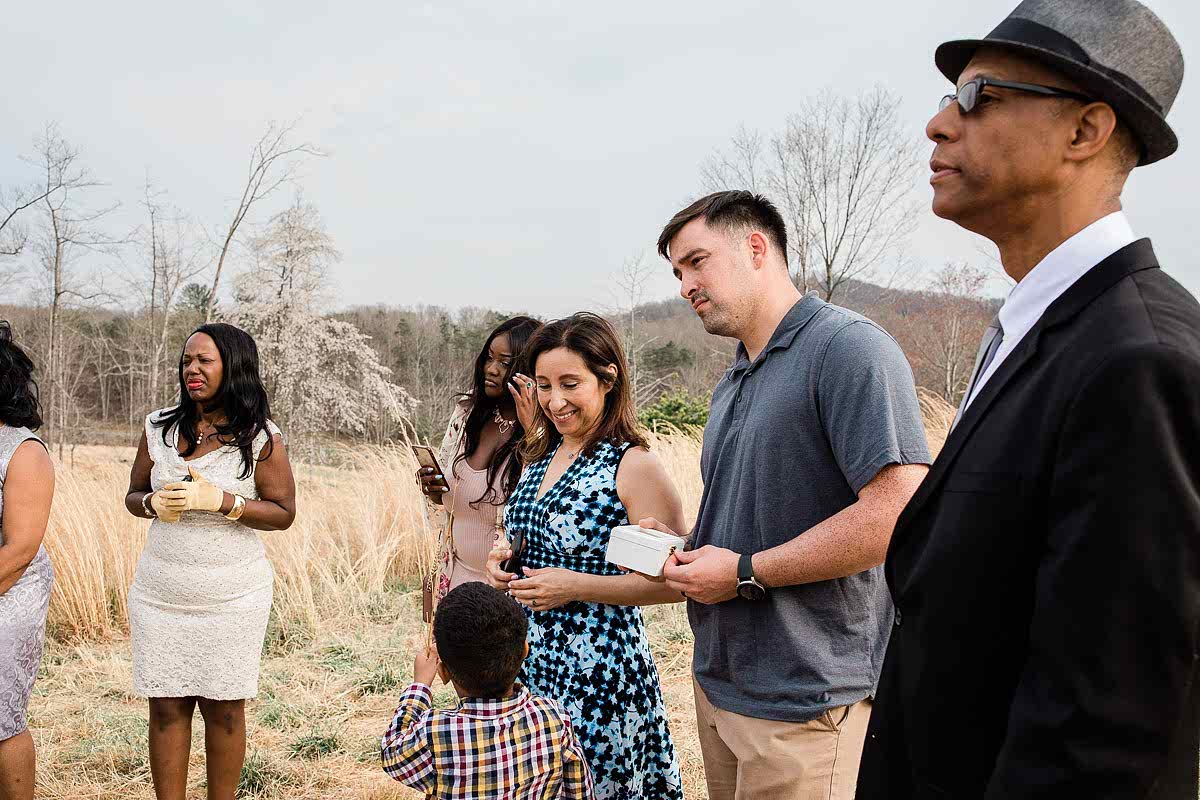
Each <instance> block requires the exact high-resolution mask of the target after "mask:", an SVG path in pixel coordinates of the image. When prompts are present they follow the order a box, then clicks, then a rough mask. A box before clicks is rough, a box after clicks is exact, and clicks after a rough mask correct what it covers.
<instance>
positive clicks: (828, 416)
mask: <svg viewBox="0 0 1200 800" xmlns="http://www.w3.org/2000/svg"><path fill="white" fill-rule="evenodd" d="M928 463H929V448H928V446H927V444H926V442H925V429H924V427H923V426H922V424H921V413H920V408H919V405H918V403H917V394H916V389H915V387H914V385H913V376H912V370H911V369H910V368H909V366H908V362H907V361H906V360H905V358H904V353H903V352H901V350H900V346H899V345H898V344H896V342H895V340H894V339H892V337H891V336H889V335H888V334H887V333H886V332H885V331H884V330H883V329H882V328H880V327H879V326H878V325H876V324H875V323H873V322H871V321H870V320H868V319H866V318H865V317H862V316H860V315H858V314H855V313H853V312H851V311H847V310H845V309H843V308H839V307H837V306H833V305H829V304H828V303H825V302H824V301H822V300H821V299H820V298H818V297H817V296H815V295H809V296H807V297H805V298H804V299H803V300H801V301H799V302H798V303H796V305H795V306H793V307H792V309H791V311H789V312H788V314H787V316H785V317H784V318H783V321H782V322H780V323H779V327H778V328H777V329H776V331H775V334H774V336H772V338H771V341H770V343H769V344H768V345H767V347H766V349H764V350H763V352H762V353H761V354H760V355H759V357H758V358H757V359H755V361H754V363H753V364H752V363H750V362H749V361H748V360H747V356H746V350H745V348H744V347H742V346H741V345H739V346H738V353H737V357H736V359H735V360H734V363H733V366H732V367H731V368H730V370H729V372H727V373H726V374H725V377H723V378H722V379H721V381H720V383H718V384H717V387H716V389H715V390H714V391H713V398H712V408H711V411H710V413H709V418H708V425H707V427H705V429H704V451H703V454H702V456H701V461H700V468H701V472H702V474H703V477H704V496H703V497H702V498H701V500H700V513H699V516H698V517H697V520H696V527H695V528H694V530H693V543H692V545H691V547H693V548H697V547H702V546H703V545H706V544H712V545H716V546H718V547H725V548H728V549H730V550H734V551H736V552H739V553H757V552H759V551H762V550H767V549H769V548H772V547H775V546H776V545H780V544H783V543H784V542H788V541H790V540H792V539H794V538H795V537H796V536H798V535H801V534H803V533H804V531H806V530H808V529H809V528H811V527H813V526H814V525H816V524H817V523H819V522H821V521H823V520H825V519H828V518H829V517H831V516H833V515H834V514H836V513H838V512H839V511H841V510H842V509H844V508H846V507H847V506H849V505H852V504H853V503H854V502H855V501H856V500H857V498H858V492H859V490H860V489H862V487H863V486H865V485H866V484H867V483H869V482H870V481H871V479H872V478H874V477H875V475H876V473H878V472H879V470H880V469H882V468H883V467H885V466H887V465H888V464H928ZM688 615H689V617H690V618H691V623H692V630H693V631H694V632H695V634H696V651H695V659H694V668H695V672H696V679H697V680H698V681H699V682H700V686H701V687H702V688H703V689H704V693H705V694H706V695H707V696H708V699H709V701H710V702H711V703H712V704H713V705H714V706H716V707H718V708H722V709H725V710H726V711H732V712H734V713H737V714H742V715H744V716H749V717H757V718H761V719H773V720H784V721H794V722H802V721H806V720H809V719H813V718H815V717H817V716H819V715H820V714H821V713H822V712H823V711H825V710H827V709H830V708H834V707H837V706H842V705H848V704H851V703H855V702H858V701H859V700H862V699H863V698H864V697H867V696H868V695H871V694H873V692H874V689H875V685H876V683H877V681H878V679H879V671H880V668H881V666H882V663H883V653H884V649H885V647H886V646H887V639H888V633H889V632H890V630H891V624H892V605H891V599H890V597H889V596H888V590H887V585H886V583H885V582H884V579H883V568H882V567H876V568H874V569H870V570H867V571H866V572H860V573H859V574H857V575H851V576H850V577H847V578H838V579H836V580H831V581H823V582H820V583H811V584H805V585H802V586H789V587H783V588H775V589H768V590H767V597H766V599H765V600H762V601H759V602H752V601H746V600H742V599H733V600H729V601H726V602H724V603H718V604H716V605H702V604H700V603H696V602H692V601H689V602H688Z"/></svg>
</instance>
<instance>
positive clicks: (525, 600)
mask: <svg viewBox="0 0 1200 800" xmlns="http://www.w3.org/2000/svg"><path fill="white" fill-rule="evenodd" d="M524 572H525V575H526V577H524V578H518V579H517V580H514V581H510V582H509V584H508V593H509V594H511V595H512V596H513V599H514V600H516V601H517V602H518V603H520V604H521V605H523V606H528V607H529V608H531V609H533V610H534V611H549V610H550V609H552V608H558V607H559V606H565V605H566V604H567V603H570V602H572V601H573V600H576V599H577V598H576V592H575V583H576V574H575V573H574V572H572V571H571V570H569V569H562V568H561V567H542V568H541V569H533V568H532V567H525V570H524Z"/></svg>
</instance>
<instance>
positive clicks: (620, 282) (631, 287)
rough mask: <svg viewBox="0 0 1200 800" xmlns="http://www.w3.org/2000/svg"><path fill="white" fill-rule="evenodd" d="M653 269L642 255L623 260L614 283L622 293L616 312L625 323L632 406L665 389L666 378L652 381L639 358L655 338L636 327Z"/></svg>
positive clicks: (651, 376) (643, 402) (651, 397)
mask: <svg viewBox="0 0 1200 800" xmlns="http://www.w3.org/2000/svg"><path fill="white" fill-rule="evenodd" d="M654 270H655V267H654V266H653V264H652V263H650V262H647V261H646V259H645V258H644V257H643V256H641V255H636V256H633V257H632V258H627V259H625V262H624V263H623V264H622V265H621V269H620V271H618V272H617V273H616V275H615V276H614V278H613V283H614V284H616V286H617V288H618V289H620V290H621V306H620V308H619V309H617V311H618V312H619V313H620V316H621V318H622V319H623V320H624V321H625V356H626V358H627V360H628V361H629V385H630V386H631V387H632V388H633V398H634V405H637V406H641V405H644V404H647V403H650V402H651V401H652V400H653V399H654V397H655V396H656V395H658V394H660V393H661V392H662V391H663V389H665V388H666V385H667V379H666V378H655V377H654V376H653V375H652V374H651V373H650V371H648V370H646V369H643V364H642V356H643V353H644V352H645V351H646V349H647V348H648V347H649V346H650V345H652V344H653V343H654V342H655V341H656V338H654V337H647V336H645V335H643V334H642V333H641V332H640V330H639V328H638V309H639V306H641V305H642V303H644V302H645V301H646V284H647V283H648V282H649V281H650V278H651V277H652V276H653V274H654Z"/></svg>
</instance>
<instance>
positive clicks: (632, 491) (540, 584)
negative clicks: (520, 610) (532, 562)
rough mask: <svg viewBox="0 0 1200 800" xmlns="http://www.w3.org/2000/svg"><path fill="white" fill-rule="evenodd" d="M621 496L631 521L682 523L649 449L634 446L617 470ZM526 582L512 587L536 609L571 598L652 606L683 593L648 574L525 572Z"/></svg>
mask: <svg viewBox="0 0 1200 800" xmlns="http://www.w3.org/2000/svg"><path fill="white" fill-rule="evenodd" d="M617 496H618V497H619V498H620V499H621V502H622V504H624V506H625V508H626V510H627V511H628V513H629V518H630V519H631V520H638V519H642V518H644V517H651V516H653V517H656V518H657V519H662V520H664V521H669V522H670V524H672V525H673V526H674V525H678V526H679V528H682V527H683V503H682V502H681V501H680V499H679V493H678V492H677V491H676V490H675V486H674V485H673V484H672V483H671V479H670V478H669V477H668V476H667V472H666V470H665V469H663V466H662V463H661V462H660V461H659V460H658V457H657V456H655V455H654V454H653V453H651V452H650V451H649V450H645V449H642V448H634V449H632V450H630V451H629V452H628V453H626V454H625V457H624V458H623V459H622V460H621V464H620V466H619V467H618V468H617ZM526 573H527V574H529V575H530V577H529V578H526V579H524V580H513V581H511V582H510V583H509V584H508V588H509V591H511V593H512V596H513V597H514V598H516V599H517V600H518V601H520V602H522V603H525V604H526V605H530V604H531V603H537V605H536V606H531V607H536V608H537V609H538V610H544V609H545V608H554V607H555V606H557V605H562V604H563V603H564V602H570V601H571V600H580V601H583V602H586V603H606V604H608V605H624V606H648V605H655V604H658V603H677V602H680V601H681V600H683V597H682V596H680V594H679V592H677V591H674V590H673V589H669V588H667V586H666V584H665V583H663V582H662V581H653V580H650V579H649V578H647V577H645V576H644V575H639V574H637V573H629V574H627V575H588V574H584V573H579V572H572V571H570V570H565V569H557V568H547V569H538V570H528V569H527V570H526Z"/></svg>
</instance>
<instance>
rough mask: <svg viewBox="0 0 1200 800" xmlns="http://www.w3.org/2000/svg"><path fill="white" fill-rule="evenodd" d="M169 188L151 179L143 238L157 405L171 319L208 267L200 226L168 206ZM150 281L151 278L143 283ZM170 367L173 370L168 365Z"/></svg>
mask: <svg viewBox="0 0 1200 800" xmlns="http://www.w3.org/2000/svg"><path fill="white" fill-rule="evenodd" d="M162 198H163V193H162V192H160V191H157V190H155V189H154V186H153V185H152V184H151V182H150V179H149V178H147V179H146V185H145V187H144V190H143V199H142V207H143V208H144V209H145V211H146V217H147V221H146V224H145V225H144V226H143V227H142V228H141V230H140V231H139V234H140V235H139V237H138V238H139V240H140V243H141V245H142V248H143V252H144V254H145V258H146V260H147V262H148V263H147V264H146V266H147V268H148V272H149V276H148V277H149V286H148V287H147V288H146V292H145V302H146V309H147V318H146V345H147V346H146V352H147V356H148V362H149V363H148V364H147V365H146V369H147V376H146V377H147V384H146V394H147V403H146V405H147V406H148V407H150V408H157V407H158V404H159V402H160V400H161V399H163V398H161V397H160V383H161V379H162V377H163V375H164V362H165V360H166V356H167V346H168V344H169V338H170V333H171V320H172V317H173V311H174V310H175V308H176V306H177V302H176V301H177V300H178V299H179V298H180V295H181V294H182V290H183V287H184V286H186V285H188V283H189V282H190V281H191V280H192V279H193V278H195V277H197V276H198V275H200V274H201V273H202V272H203V271H204V270H205V269H206V265H205V263H204V259H203V251H202V249H201V246H200V240H199V236H198V235H197V231H196V229H195V226H194V225H193V224H192V223H191V221H190V220H188V219H187V218H186V217H185V216H184V215H183V214H182V213H181V212H180V211H179V210H178V209H166V208H164V205H163V199H162ZM142 285H143V286H145V283H144V282H143V283H142ZM168 371H169V370H168Z"/></svg>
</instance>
